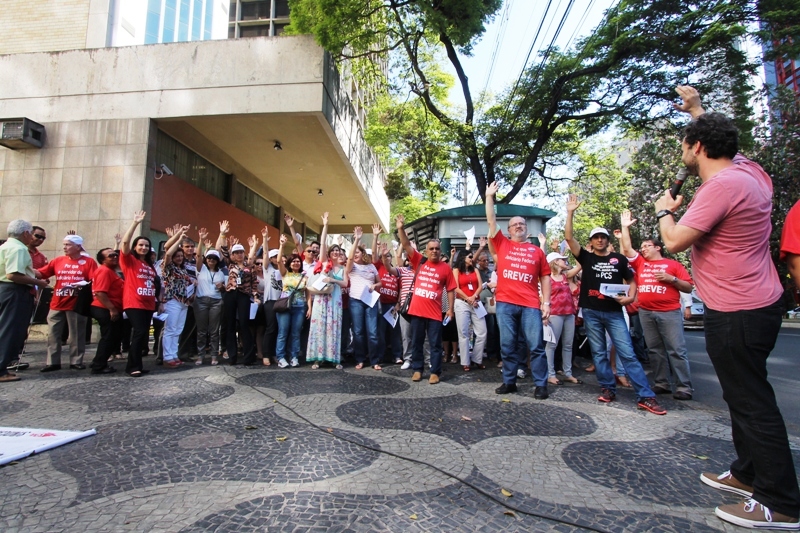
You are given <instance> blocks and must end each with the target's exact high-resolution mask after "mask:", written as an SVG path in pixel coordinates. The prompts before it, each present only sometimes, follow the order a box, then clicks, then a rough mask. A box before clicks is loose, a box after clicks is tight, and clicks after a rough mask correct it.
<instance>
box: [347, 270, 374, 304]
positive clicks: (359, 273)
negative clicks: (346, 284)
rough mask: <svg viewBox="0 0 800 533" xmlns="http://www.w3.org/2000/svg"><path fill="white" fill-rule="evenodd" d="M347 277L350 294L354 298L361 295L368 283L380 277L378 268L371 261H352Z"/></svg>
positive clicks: (372, 282)
mask: <svg viewBox="0 0 800 533" xmlns="http://www.w3.org/2000/svg"><path fill="white" fill-rule="evenodd" d="M349 278H350V294H352V295H353V298H355V299H359V298H360V297H361V295H362V294H363V293H364V289H365V288H366V287H367V286H368V285H372V284H374V283H376V282H377V281H378V280H379V279H380V277H379V276H378V269H377V268H375V265H373V264H371V263H370V264H368V265H359V264H358V263H353V269H352V270H350V274H349Z"/></svg>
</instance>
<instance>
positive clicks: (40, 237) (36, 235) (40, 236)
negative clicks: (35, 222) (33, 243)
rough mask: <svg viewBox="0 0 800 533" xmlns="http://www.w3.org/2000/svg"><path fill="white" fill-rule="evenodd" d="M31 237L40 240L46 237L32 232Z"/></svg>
mask: <svg viewBox="0 0 800 533" xmlns="http://www.w3.org/2000/svg"><path fill="white" fill-rule="evenodd" d="M33 237H34V238H35V239H39V240H40V241H43V240H45V239H47V237H45V236H44V235H39V234H38V233H34V234H33Z"/></svg>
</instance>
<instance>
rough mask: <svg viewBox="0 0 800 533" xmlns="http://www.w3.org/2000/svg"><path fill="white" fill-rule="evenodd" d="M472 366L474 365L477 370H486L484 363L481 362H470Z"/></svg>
mask: <svg viewBox="0 0 800 533" xmlns="http://www.w3.org/2000/svg"><path fill="white" fill-rule="evenodd" d="M472 366H474V367H475V368H477V369H478V370H486V365H484V364H483V363H472Z"/></svg>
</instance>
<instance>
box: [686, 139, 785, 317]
mask: <svg viewBox="0 0 800 533" xmlns="http://www.w3.org/2000/svg"><path fill="white" fill-rule="evenodd" d="M733 162H734V163H735V165H733V166H731V167H728V168H726V169H724V170H722V171H721V172H719V173H718V174H717V175H716V176H714V177H712V178H711V179H709V180H707V181H706V182H705V183H703V184H702V185H701V186H700V187H699V188H698V189H697V192H696V193H695V195H694V199H693V200H692V202H691V203H690V204H689V208H688V210H687V211H686V214H685V215H684V216H683V217H682V218H681V219H680V221H679V222H678V223H679V224H680V225H681V226H688V227H690V228H693V229H696V230H699V231H702V232H704V233H705V235H702V236H701V237H700V238H699V239H698V240H697V241H696V242H695V243H694V244H693V245H692V275H693V277H694V280H695V282H696V284H697V292H699V293H700V297H701V298H702V299H703V301H704V302H705V304H706V306H708V307H709V308H711V309H713V310H715V311H723V312H732V311H741V310H747V309H758V308H760V307H766V306H768V305H772V304H774V303H775V302H776V301H777V300H778V299H779V298H780V297H781V294H782V293H783V290H782V289H781V284H780V280H779V279H778V272H777V270H775V265H774V264H773V263H772V258H771V257H770V252H769V236H770V234H771V233H772V222H771V221H770V213H771V212H772V180H771V179H770V178H769V176H768V175H767V173H766V172H764V169H763V168H761V166H759V165H758V164H757V163H754V162H752V161H750V160H749V159H747V158H745V157H743V156H741V155H738V154H737V156H736V157H734V159H733Z"/></svg>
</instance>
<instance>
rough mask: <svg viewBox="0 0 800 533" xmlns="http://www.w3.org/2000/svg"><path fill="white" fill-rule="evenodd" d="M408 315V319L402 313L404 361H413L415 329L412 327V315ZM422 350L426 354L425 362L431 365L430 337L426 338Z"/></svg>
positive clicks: (401, 327)
mask: <svg viewBox="0 0 800 533" xmlns="http://www.w3.org/2000/svg"><path fill="white" fill-rule="evenodd" d="M407 316H408V320H406V319H405V318H403V316H402V315H400V320H399V322H400V331H402V333H403V361H408V362H409V363H411V359H412V355H413V353H414V329H413V328H412V327H411V318H412V317H411V316H410V315H407ZM422 352H423V354H424V356H425V364H426V365H428V366H430V364H431V347H430V343H429V342H428V339H427V338H426V339H425V343H424V344H423V346H422Z"/></svg>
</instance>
